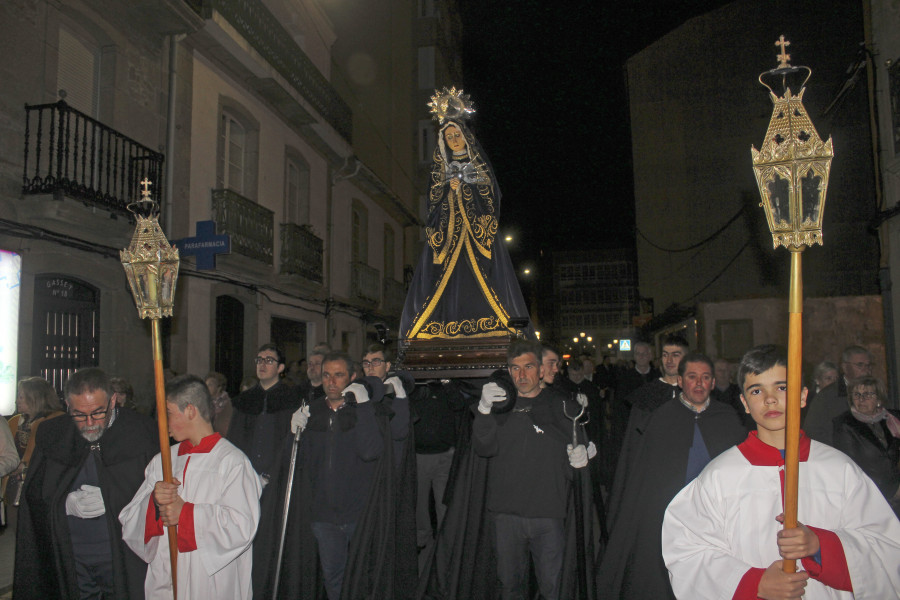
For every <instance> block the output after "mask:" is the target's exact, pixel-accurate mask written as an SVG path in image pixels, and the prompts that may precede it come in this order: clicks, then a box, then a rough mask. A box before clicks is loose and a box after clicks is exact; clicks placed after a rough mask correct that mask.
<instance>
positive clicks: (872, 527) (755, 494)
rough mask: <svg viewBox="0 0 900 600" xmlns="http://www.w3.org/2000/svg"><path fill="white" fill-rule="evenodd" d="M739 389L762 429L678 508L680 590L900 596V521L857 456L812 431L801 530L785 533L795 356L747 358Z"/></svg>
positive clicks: (669, 525) (669, 521)
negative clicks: (785, 566)
mask: <svg viewBox="0 0 900 600" xmlns="http://www.w3.org/2000/svg"><path fill="white" fill-rule="evenodd" d="M738 382H739V383H740V385H741V391H742V393H741V401H742V402H743V404H744V407H745V409H746V411H747V412H748V413H749V414H750V416H751V417H753V420H754V421H755V422H756V425H757V430H756V431H754V432H751V433H750V435H749V436H748V437H747V440H746V441H744V442H743V443H741V444H739V445H738V446H735V447H733V448H731V449H729V450H726V451H725V452H723V453H722V454H721V455H719V456H718V457H717V458H716V459H714V460H713V461H712V462H710V463H709V464H708V465H707V466H706V468H705V469H704V470H703V471H702V472H701V473H700V475H699V476H698V477H697V478H696V479H695V480H694V481H692V482H691V483H690V484H688V485H687V486H686V487H685V488H684V489H683V490H681V492H679V493H678V495H677V496H675V498H674V499H673V500H672V502H671V503H670V504H669V507H668V508H667V509H666V516H665V520H664V521H663V530H662V551H663V558H664V560H665V563H666V567H667V568H668V569H669V577H670V580H671V582H672V589H673V590H674V591H675V595H676V596H677V597H678V598H691V599H702V598H735V599H743V598H754V599H755V598H800V597H801V596H802V597H803V598H805V599H806V600H816V599H818V598H829V599H830V598H840V599H844V598H847V599H849V598H855V599H857V600H862V599H863V598H872V599H878V600H882V599H884V598H897V597H900V522H898V520H897V517H896V516H895V515H894V512H893V511H892V510H891V508H890V507H889V506H888V503H887V502H886V501H885V499H884V496H882V495H881V493H880V492H879V491H878V488H877V487H876V486H875V484H874V483H872V481H871V480H870V479H869V478H868V477H867V476H866V475H865V474H864V473H863V472H862V470H860V469H859V468H858V467H857V466H856V464H855V463H854V462H853V461H852V460H850V459H849V458H848V457H847V456H845V455H844V454H842V453H840V452H838V451H837V450H835V449H833V448H831V447H830V446H826V445H824V444H820V443H819V442H816V441H810V439H809V438H808V437H806V434H803V433H802V432H801V437H800V476H799V483H800V488H799V499H800V501H799V508H798V521H799V523H800V524H799V526H798V527H795V528H792V529H787V530H782V527H781V522H782V520H783V514H782V511H783V493H784V490H783V475H784V470H783V469H784V446H785V410H786V407H785V398H786V395H787V394H786V391H787V357H786V353H785V352H784V350H783V349H782V348H778V347H776V346H758V347H756V348H753V349H752V350H750V351H749V352H747V354H745V355H744V358H743V359H742V360H741V365H740V369H739V372H738ZM805 402H806V389H805V388H804V389H803V392H802V395H801V405H803V404H805ZM782 560H799V561H800V563H799V564H798V572H796V573H784V572H783V571H782Z"/></svg>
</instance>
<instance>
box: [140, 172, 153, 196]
mask: <svg viewBox="0 0 900 600" xmlns="http://www.w3.org/2000/svg"><path fill="white" fill-rule="evenodd" d="M141 185H142V186H144V189H143V190H141V200H149V199H150V186H151V185H153V182H151V181H150V179H148V178H147V177H144V180H143V181H142V182H141Z"/></svg>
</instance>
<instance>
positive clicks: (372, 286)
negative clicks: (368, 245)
mask: <svg viewBox="0 0 900 600" xmlns="http://www.w3.org/2000/svg"><path fill="white" fill-rule="evenodd" d="M350 295H351V296H352V297H353V299H354V300H359V301H361V302H365V303H366V304H378V302H379V301H380V300H381V273H380V272H379V271H378V269H373V268H372V267H370V266H369V265H367V264H365V263H361V262H355V263H350Z"/></svg>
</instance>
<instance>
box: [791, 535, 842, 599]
mask: <svg viewBox="0 0 900 600" xmlns="http://www.w3.org/2000/svg"><path fill="white" fill-rule="evenodd" d="M810 529H811V530H812V532H813V533H815V534H816V536H817V537H818V538H819V552H820V554H821V557H822V564H821V565H820V564H819V563H817V562H816V561H815V560H813V559H812V558H810V557H806V558H803V559H801V562H802V563H803V568H804V569H805V570H806V572H807V573H809V576H810V577H812V578H813V579H816V580H818V581H820V582H822V583H824V584H825V585H827V586H828V587H830V588H834V589H836V590H841V591H844V592H852V591H853V582H852V581H851V580H850V570H849V569H848V568H847V556H846V555H845V554H844V545H843V544H841V539H840V538H839V537H838V536H837V534H836V533H834V532H833V531H829V530H827V529H819V528H818V527H810Z"/></svg>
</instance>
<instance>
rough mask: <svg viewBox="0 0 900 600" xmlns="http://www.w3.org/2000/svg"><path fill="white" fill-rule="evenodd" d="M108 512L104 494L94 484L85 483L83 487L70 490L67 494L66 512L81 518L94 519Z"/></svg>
mask: <svg viewBox="0 0 900 600" xmlns="http://www.w3.org/2000/svg"><path fill="white" fill-rule="evenodd" d="M105 513H106V506H105V505H104V504H103V495H102V494H101V493H100V488H98V487H97V486H94V485H87V484H85V485H83V486H81V489H79V490H75V491H74V492H69V495H68V496H66V514H67V515H71V516H73V517H78V518H79V519H93V518H94V517H99V516H100V515H102V514H105Z"/></svg>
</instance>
